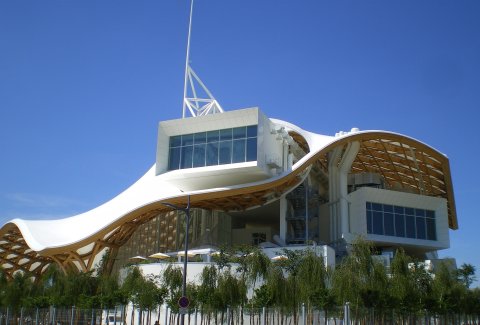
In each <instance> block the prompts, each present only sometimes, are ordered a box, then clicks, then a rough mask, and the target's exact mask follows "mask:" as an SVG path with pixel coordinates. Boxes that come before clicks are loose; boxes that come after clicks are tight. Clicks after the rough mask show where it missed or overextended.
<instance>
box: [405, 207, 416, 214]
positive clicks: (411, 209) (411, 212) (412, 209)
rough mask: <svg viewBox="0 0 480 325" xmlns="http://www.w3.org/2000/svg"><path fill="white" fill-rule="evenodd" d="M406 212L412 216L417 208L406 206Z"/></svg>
mask: <svg viewBox="0 0 480 325" xmlns="http://www.w3.org/2000/svg"><path fill="white" fill-rule="evenodd" d="M405 214H408V215H410V216H414V215H415V209H414V208H405Z"/></svg>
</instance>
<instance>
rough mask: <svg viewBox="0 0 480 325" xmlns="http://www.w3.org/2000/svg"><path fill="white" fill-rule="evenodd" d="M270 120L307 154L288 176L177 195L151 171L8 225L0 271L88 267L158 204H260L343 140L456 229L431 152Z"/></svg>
mask: <svg viewBox="0 0 480 325" xmlns="http://www.w3.org/2000/svg"><path fill="white" fill-rule="evenodd" d="M271 120H272V122H273V123H274V124H276V125H278V126H282V127H284V128H285V129H286V130H287V131H288V132H289V133H290V134H291V135H292V136H293V138H294V140H295V141H296V142H297V143H298V144H299V146H300V147H301V148H302V149H303V150H304V151H306V154H305V156H304V157H302V158H301V159H300V160H299V161H298V162H296V163H295V164H294V165H293V166H292V169H291V170H290V171H288V172H284V173H282V174H280V175H277V176H275V177H272V178H269V179H266V180H263V181H258V182H254V183H248V184H241V185H235V186H230V187H224V188H213V189H211V188H208V189H202V190H196V191H191V192H182V191H181V190H180V189H179V188H177V187H175V186H174V185H172V184H171V183H168V182H167V181H165V180H163V179H162V177H161V175H155V165H154V166H153V167H151V168H150V169H149V170H148V171H147V172H146V173H145V175H144V176H142V177H141V178H140V179H139V180H138V181H137V182H136V183H134V184H133V185H132V186H131V187H129V188H128V189H127V190H125V191H124V192H122V193H121V194H119V195H118V196H116V197H115V198H113V199H111V200H110V201H108V202H106V203H104V204H102V205H100V206H99V207H97V208H94V209H92V210H90V211H87V212H85V213H82V214H79V215H75V216H72V217H69V218H65V219H60V220H25V219H13V220H11V221H9V222H7V223H6V224H5V225H3V226H2V227H1V228H0V265H2V267H3V269H4V270H5V271H6V272H7V274H8V275H10V276H12V275H13V274H14V273H15V272H17V271H25V272H31V273H32V274H34V275H39V274H41V273H42V272H43V270H44V269H45V268H46V266H47V265H48V264H49V263H51V262H53V261H55V262H57V263H59V264H60V265H64V266H66V265H69V264H72V263H73V264H75V266H76V267H78V268H80V269H83V270H87V269H90V268H91V267H92V265H93V264H92V263H93V259H94V258H95V256H96V255H97V254H98V253H99V252H101V251H102V249H104V248H105V247H119V246H121V245H122V244H123V243H125V242H126V240H128V238H129V237H130V235H131V234H132V233H133V232H134V231H135V229H136V227H138V226H139V225H140V224H142V223H144V222H146V221H148V220H150V219H151V218H152V217H153V216H155V215H157V214H158V213H162V212H167V211H168V208H166V207H165V206H164V205H162V204H161V202H165V201H168V202H171V203H175V204H185V203H186V200H187V196H188V195H190V197H191V204H192V206H193V207H202V208H210V209H212V208H217V209H222V210H232V209H234V210H238V209H246V208H250V207H252V206H259V205H263V204H265V203H267V202H268V201H271V200H275V199H277V198H278V197H279V196H280V195H281V194H282V193H284V192H285V191H288V190H289V189H292V188H293V187H294V186H296V185H297V184H298V183H299V182H300V181H301V179H302V178H303V177H304V176H305V172H306V171H308V170H310V168H320V169H323V170H324V171H327V166H328V163H327V157H328V153H329V152H330V151H331V150H332V149H334V148H337V147H339V146H346V145H347V144H348V143H350V142H359V143H360V151H359V153H358V154H357V157H356V158H355V161H354V162H353V165H352V172H354V173H360V172H376V173H379V174H381V175H382V176H383V178H384V180H385V183H386V186H387V187H388V188H391V189H397V190H404V191H410V192H415V193H418V194H424V195H429V196H436V197H442V198H445V199H446V200H447V205H448V216H449V227H450V228H451V229H457V228H458V223H457V217H456V209H455V200H454V194H453V186H452V180H451V175H450V167H449V161H448V158H447V157H446V156H445V155H444V154H442V153H441V152H439V151H437V150H436V149H434V148H432V147H430V146H428V145H426V144H424V143H422V142H420V141H418V140H416V139H413V138H411V137H408V136H404V135H401V134H397V133H392V132H386V131H354V132H347V133H341V134H337V135H336V136H335V137H332V136H325V135H320V134H316V133H312V132H308V131H305V130H303V129H301V128H299V127H298V126H295V125H293V124H291V123H288V122H285V121H281V120H276V119H271ZM73 264H72V265H73Z"/></svg>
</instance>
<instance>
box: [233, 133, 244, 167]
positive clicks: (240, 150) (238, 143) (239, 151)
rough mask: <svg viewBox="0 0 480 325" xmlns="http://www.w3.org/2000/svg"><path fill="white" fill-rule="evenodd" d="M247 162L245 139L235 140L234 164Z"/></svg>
mask: <svg viewBox="0 0 480 325" xmlns="http://www.w3.org/2000/svg"><path fill="white" fill-rule="evenodd" d="M244 161H245V139H241V140H233V155H232V163H239V162H244Z"/></svg>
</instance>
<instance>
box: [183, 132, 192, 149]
mask: <svg viewBox="0 0 480 325" xmlns="http://www.w3.org/2000/svg"><path fill="white" fill-rule="evenodd" d="M192 144H193V134H184V135H182V146H189V145H192Z"/></svg>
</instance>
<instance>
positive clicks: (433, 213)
mask: <svg viewBox="0 0 480 325" xmlns="http://www.w3.org/2000/svg"><path fill="white" fill-rule="evenodd" d="M426 213H427V218H432V219H435V211H432V210H427V211H426Z"/></svg>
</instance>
